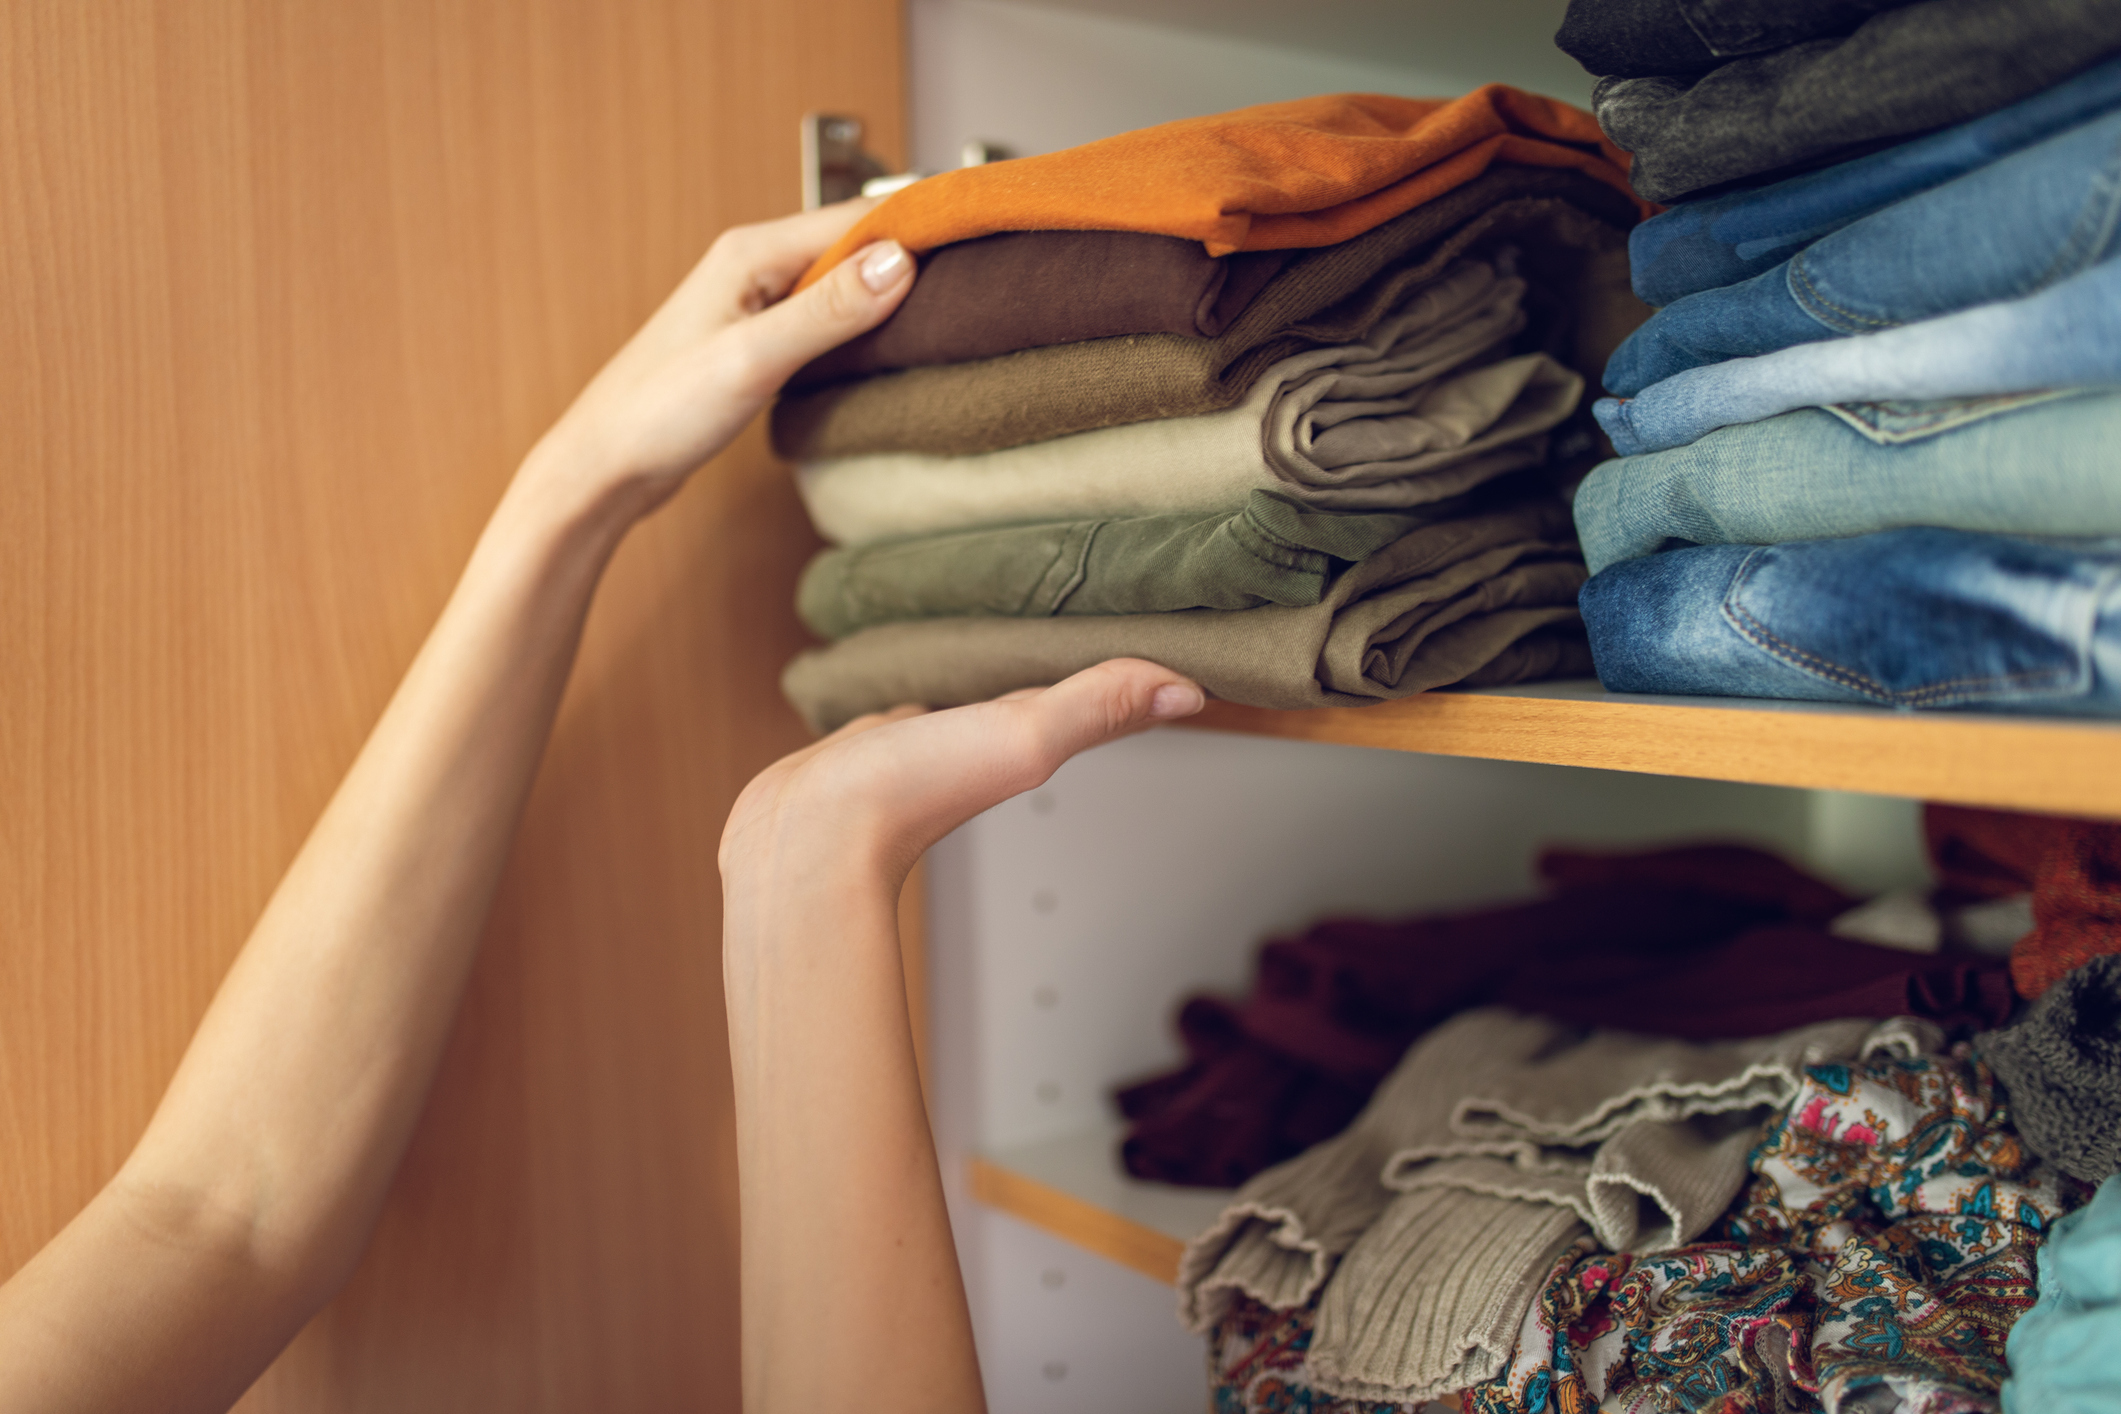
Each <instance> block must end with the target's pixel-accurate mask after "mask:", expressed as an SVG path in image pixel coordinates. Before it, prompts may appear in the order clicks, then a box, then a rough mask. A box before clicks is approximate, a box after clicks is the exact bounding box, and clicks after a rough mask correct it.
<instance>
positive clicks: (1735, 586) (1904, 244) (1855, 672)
mask: <svg viewBox="0 0 2121 1414" xmlns="http://www.w3.org/2000/svg"><path fill="white" fill-rule="evenodd" d="M1559 38H1560V41H1561V43H1562V46H1563V47H1564V48H1565V49H1568V50H1569V52H1571V53H1572V54H1574V55H1576V56H1577V57H1578V58H1579V59H1581V60H1582V61H1583V62H1584V63H1585V65H1586V66H1587V67H1589V68H1591V69H1592V71H1593V72H1595V73H1599V74H1601V75H1604V76H1605V77H1604V78H1603V80H1602V82H1601V83H1600V84H1599V87H1598V90H1597V98H1596V105H1597V111H1598V117H1599V121H1600V123H1601V124H1602V125H1603V126H1604V129H1605V131H1606V132H1607V134H1608V135H1609V136H1610V137H1611V138H1612V139H1613V140H1614V141H1615V142H1616V143H1618V144H1619V145H1620V146H1622V147H1624V148H1627V149H1629V150H1630V151H1631V152H1632V154H1633V157H1634V165H1633V168H1632V180H1633V183H1634V186H1635V189H1636V190H1637V191H1638V192H1639V193H1640V194H1641V195H1643V196H1645V197H1647V198H1651V199H1654V200H1658V201H1664V202H1671V203H1673V205H1672V206H1671V208H1670V209H1669V210H1667V211H1665V212H1664V213H1662V214H1660V215H1658V216H1656V217H1654V218H1653V219H1651V220H1649V221H1646V222H1644V223H1643V224H1642V225H1640V226H1638V227H1637V228H1636V229H1635V231H1634V232H1633V235H1632V237H1631V239H1630V255H1631V265H1632V274H1633V280H1634V288H1635V290H1636V292H1637V293H1638V294H1639V295H1641V296H1642V298H1643V299H1644V300H1645V301H1646V302H1648V303H1649V304H1651V305H1654V306H1656V307H1657V310H1658V312H1657V314H1656V315H1655V316H1654V317H1653V318H1652V319H1650V320H1649V321H1648V322H1647V323H1646V324H1644V325H1643V326H1642V327H1641V328H1640V329H1638V330H1637V331H1636V332H1635V333H1634V334H1633V335H1632V336H1631V337H1630V338H1629V339H1628V340H1627V341H1626V342H1625V343H1624V344H1623V345H1622V346H1621V347H1620V349H1619V350H1618V351H1617V352H1616V353H1615V355H1614V357H1613V359H1612V361H1611V362H1610V363H1609V364H1608V365H1607V367H1606V369H1605V370H1604V374H1603V380H1604V383H1605V387H1606V389H1607V391H1608V392H1610V393H1612V394H1614V395H1615V396H1613V397H1610V398H1607V399H1604V400H1602V401H1600V402H1599V403H1598V404H1597V408H1596V412H1597V416H1598V419H1599V421H1600V423H1601V425H1602V426H1603V427H1604V428H1605V430H1606V432H1607V433H1608V434H1609V435H1610V437H1611V439H1612V442H1613V445H1614V447H1615V449H1616V450H1617V451H1618V452H1619V453H1620V458H1619V460H1616V461H1611V462H1608V463H1606V464H1605V465H1603V466H1600V467H1599V468H1598V469H1597V470H1596V471H1594V472H1593V473H1592V475H1591V476H1590V477H1589V479H1588V480H1587V481H1586V482H1585V483H1584V484H1583V486H1582V487H1581V488H1580V491H1579V493H1578V495H1577V498H1576V503H1575V509H1576V523H1577V527H1578V529H1579V531H1580V532H1581V535H1582V543H1583V547H1584V552H1585V557H1586V559H1587V561H1588V565H1589V568H1590V569H1591V571H1592V572H1593V578H1592V579H1591V581H1590V583H1589V584H1588V585H1587V586H1586V587H1585V590H1584V593H1583V597H1582V608H1583V612H1584V617H1585V621H1586V623H1587V625H1588V627H1589V630H1590V634H1591V642H1592V648H1593V651H1594V654H1595V656H1596V661H1597V668H1598V673H1599V676H1600V678H1601V679H1602V680H1603V681H1604V682H1605V684H1606V685H1607V686H1608V687H1610V688H1613V689H1615V690H1621V691H1635V692H1663V693H1703V694H1718V695H1732V694H1737V695H1747V696H1760V697H1792V698H1813V699H1819V700H1828V701H1851V702H1875V703H1882V704H1887V705H1892V706H1898V707H1951V706H1962V705H1970V704H1985V705H1997V706H2028V707H2038V708H2041V709H2046V710H2071V711H2084V712H2098V713H2109V714H2111V713H2117V712H2121V476H2116V475H2115V462H2114V447H2115V444H2116V433H2117V432H2121V390H2117V385H2121V262H2116V261H2115V260H2114V259H2113V257H2114V256H2115V255H2116V254H2117V253H2121V58H2117V57H2116V53H2117V51H2121V0H1916V2H1915V3H1904V0H1802V3H1785V0H1776V3H1772V4H1771V3H1766V0H1574V3H1572V5H1571V6H1570V10H1569V17H1568V23H1567V24H1566V25H1565V27H1564V28H1563V30H1562V33H1561V35H1560V36H1559Z"/></svg>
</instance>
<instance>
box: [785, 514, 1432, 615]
mask: <svg viewBox="0 0 2121 1414" xmlns="http://www.w3.org/2000/svg"><path fill="white" fill-rule="evenodd" d="M1461 499H1462V498H1461ZM1462 509H1463V508H1462V507H1461V506H1460V505H1459V503H1458V502H1447V503H1442V504H1440V505H1438V506H1434V507H1424V508H1423V511H1424V513H1423V514H1405V515H1392V514H1376V515H1362V514H1355V515H1343V514H1339V513H1336V512H1333V511H1315V510H1307V509H1305V508H1304V507H1302V506H1301V505H1299V504H1297V503H1296V502H1295V501H1292V500H1290V499H1289V498H1288V497H1286V496H1277V495H1275V494H1273V493H1272V492H1268V491H1254V492H1253V493H1252V495H1251V497H1250V498H1249V499H1248V500H1247V501H1246V502H1245V505H1244V508H1243V509H1242V510H1240V511H1237V512H1236V513H1234V514H1231V513H1221V514H1213V515H1205V516H1194V515H1170V516H1137V517H1133V518H1131V519H1125V520H1077V521H1058V522H1048V523H1044V524H1039V525H1012V526H1002V527H998V528H994V529H987V530H967V531H958V532H955V533H952V534H948V535H927V536H921V537H919V538H917V539H911V540H893V541H886V542H884V543H882V544H876V545H865V546H862V547H860V548H858V549H852V550H827V551H825V552H824V553H823V554H821V555H819V556H818V557H817V558H816V559H814V560H812V561H811V562H810V567H809V568H808V569H806V570H805V571H804V572H803V580H802V584H801V585H800V586H799V587H798V588H797V590H796V610H797V612H798V613H800V614H801V615H802V618H803V622H804V623H806V624H808V625H809V626H810V628H811V629H812V631H814V632H815V633H817V634H819V635H820V636H822V637H825V638H845V637H846V636H847V635H848V634H851V633H854V632H856V631H857V630H859V629H864V628H869V627H871V626H872V625H875V624H884V623H897V622H901V621H904V620H907V619H931V618H947V617H953V616H957V615H964V614H991V615H999V616H1006V617H1011V618H1045V617H1049V616H1051V615H1054V614H1145V613H1160V612H1166V611H1169V610H1173V609H1255V608H1258V607H1260V606H1261V605H1264V604H1286V605H1304V604H1316V603H1317V602H1318V601H1319V600H1320V599H1322V598H1323V597H1325V590H1326V583H1327V581H1328V579H1330V578H1331V576H1332V575H1333V574H1334V572H1335V571H1337V570H1339V569H1344V568H1346V567H1347V566H1348V565H1350V564H1355V563H1359V562H1360V561H1362V560H1364V559H1367V558H1368V557H1369V556H1370V555H1371V554H1372V553H1373V552H1374V551H1377V550H1380V549H1383V548H1384V547H1385V546H1386V545H1389V544H1391V543H1392V542H1393V541H1395V540H1397V539H1399V538H1400V537H1401V536H1403V535H1405V534H1407V533H1408V532H1409V531H1411V530H1414V529H1416V528H1417V527H1419V526H1421V525H1424V524H1426V523H1428V522H1431V521H1435V520H1439V519H1443V518H1444V517H1446V516H1448V515H1450V514H1452V513H1454V512H1462Z"/></svg>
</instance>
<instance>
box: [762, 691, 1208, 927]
mask: <svg viewBox="0 0 2121 1414" xmlns="http://www.w3.org/2000/svg"><path fill="white" fill-rule="evenodd" d="M1205 700H1206V699H1205V697H1204V696H1203V694H1202V693H1201V690H1200V689H1199V688H1198V687H1196V686H1194V684H1193V683H1192V682H1190V681H1189V680H1187V679H1186V678H1183V677H1181V676H1179V675H1178V674H1177V673H1174V672H1172V671H1171V670H1170V669H1168V668H1161V667H1158V666H1157V665H1156V664H1154V663H1147V662H1143V661H1142V660H1141V659H1139V658H1114V659H1112V660H1111V661H1109V662H1104V663H1100V664H1098V665H1097V666H1096V667H1094V668H1087V669H1085V670H1084V671H1082V672H1079V673H1077V674H1076V675H1075V676H1073V677H1071V678H1069V679H1067V680H1066V681H1065V682H1062V683H1059V684H1057V685H1056V686H1053V687H1042V688H1027V689H1025V690H1024V691H1022V692H1013V693H1010V694H1009V695H1008V696H1006V697H1002V698H998V699H996V700H995V701H993V702H983V703H980V704H978V705H977V706H972V707H953V708H950V709H949V710H947V711H942V712H927V711H923V710H922V709H921V708H918V707H900V708H896V709H894V710H892V711H890V712H880V713H876V714H873V715H871V716H867V717H862V718H858V719H857V720H855V721H852V722H849V723H848V724H847V725H846V726H844V727H841V728H840V729H839V730H838V731H836V732H834V733H833V734H832V735H831V736H828V737H826V738H825V739H824V740H822V741H819V742H817V743H815V744H813V745H811V746H809V747H806V748H804V749H803V750H801V751H798V752H796V753H795V754H794V755H792V756H788V757H785V758H783V759H782V760H780V761H778V762H776V763H775V764H773V765H772V766H769V767H767V768H766V770H764V771H763V772H761V773H760V774H759V776H758V778H757V779H756V780H754V781H752V782H751V784H750V785H749V786H747V787H745V789H744V793H743V794H742V795H741V796H739V797H738V798H737V803H736V807H735V809H733V810H732V811H731V812H730V815H729V823H728V826H727V827H726V828H725V829H724V830H723V833H722V853H721V864H722V875H723V878H724V879H725V880H726V881H727V882H728V883H729V885H730V886H732V887H734V886H736V885H737V884H738V882H739V881H740V880H742V879H744V878H746V877H748V876H749V875H750V874H751V873H752V872H754V871H757V870H761V869H767V870H770V869H771V868H773V866H774V864H775V862H776V861H777V860H783V858H784V856H785V854H786V852H787V851H789V850H791V849H793V850H796V851H797V852H799V853H800V854H802V855H804V856H810V855H817V856H818V857H820V858H823V857H830V858H834V859H838V860H841V861H845V862H848V863H852V864H855V865H856V866H857V867H865V868H869V869H874V870H880V871H882V872H881V877H883V878H885V879H887V880H890V881H892V882H893V883H894V884H895V883H896V882H898V881H902V880H903V879H904V878H905V876H906V874H907V872H908V871H909V870H911V869H912V867H913V864H914V861H916V860H918V859H919V858H920V857H921V855H923V854H924V853H926V852H927V850H928V847H929V846H930V845H933V844H934V843H935V842H936V841H937V840H939V839H941V838H942V837H943V836H944V835H947V834H949V833H950V832H951V831H952V830H954V829H956V828H957V827H958V826H959V825H962V824H964V823H965V822H966V821H967V820H970V819H971V818H972V817H973V816H975V815H977V814H979V813H980V812H981V811H983V810H987V809H990V808H992V807H993V806H996V805H999V804H1001V803H1002V802H1003V801H1005V800H1007V799H1009V798H1010V797H1011V796H1014V795H1018V794H1021V793H1022V792H1024V791H1027V790H1031V789H1033V788H1034V787H1036V786H1039V785H1042V784H1044V783H1045V781H1046V779H1047V778H1048V777H1049V776H1051V775H1052V774H1053V773H1054V772H1055V771H1057V770H1059V769H1060V767H1061V764H1062V763H1063V762H1065V761H1066V760H1067V759H1068V758H1069V757H1071V756H1073V755H1075V754H1076V753H1077V752H1079V751H1084V750H1087V749H1088V748H1090V747H1093V746H1097V745H1100V744H1101V743H1103V742H1107V741H1112V740H1114V739H1116V738H1118V737H1122V736H1128V735H1131V734H1133V733H1134V732H1138V731H1141V730H1143V729H1144V728H1147V727H1152V726H1155V725H1156V724H1157V723H1159V722H1167V721H1172V720H1174V719H1176V718H1179V717H1188V716H1191V715H1192V714H1193V713H1195V712H1198V711H1199V710H1200V709H1201V707H1202V705H1203V704H1204V702H1205Z"/></svg>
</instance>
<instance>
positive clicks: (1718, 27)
mask: <svg viewBox="0 0 2121 1414" xmlns="http://www.w3.org/2000/svg"><path fill="white" fill-rule="evenodd" d="M1908 3H1910V0H1569V12H1568V14H1567V15H1566V16H1564V17H1563V18H1562V21H1561V32H1560V33H1559V34H1557V35H1555V36H1554V43H1555V44H1556V45H1558V46H1559V47H1560V48H1561V51H1562V52H1563V53H1564V54H1567V55H1568V56H1569V57H1570V58H1571V59H1574V60H1575V61H1576V62H1577V63H1579V64H1581V65H1583V66H1584V68H1585V69H1587V70H1589V71H1590V72H1591V73H1594V74H1596V75H1598V76H1599V77H1600V78H1630V79H1633V78H1648V77H1651V76H1652V75H1656V74H1698V73H1702V72H1704V71H1706V70H1709V69H1713V68H1715V67H1716V66H1717V65H1718V64H1721V63H1722V62H1723V61H1724V60H1726V59H1736V58H1739V57H1741V56H1743V55H1746V54H1760V53H1764V52H1766V51H1767V50H1770V49H1780V48H1782V47H1784V46H1785V45H1790V44H1795V43H1797V42H1799V41H1800V40H1806V39H1818V38H1820V37H1821V36H1823V35H1834V34H1847V33H1848V32H1849V31H1851V30H1853V29H1855V28H1856V26H1858V25H1860V24H1862V23H1863V22H1864V21H1865V20H1867V19H1869V18H1870V17H1871V16H1872V15H1875V14H1877V13H1878V12H1879V11H1880V10H1893V9H1897V8H1899V7H1900V6H1902V5H1906V4H1908Z"/></svg>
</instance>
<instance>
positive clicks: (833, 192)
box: [802, 113, 1009, 211]
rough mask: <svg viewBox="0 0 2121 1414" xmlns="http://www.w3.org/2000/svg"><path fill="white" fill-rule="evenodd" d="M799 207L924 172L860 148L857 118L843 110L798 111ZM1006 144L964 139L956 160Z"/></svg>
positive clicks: (974, 163) (971, 163)
mask: <svg viewBox="0 0 2121 1414" xmlns="http://www.w3.org/2000/svg"><path fill="white" fill-rule="evenodd" d="M802 136H803V209H804V210H805V211H815V210H816V209H817V208H818V207H820V206H829V205H831V204H832V203H833V202H835V201H845V200H847V199H848V198H849V197H856V196H889V195H890V194H891V193H892V192H895V191H897V190H898V189H899V188H901V187H908V186H911V185H913V184H914V183H915V182H917V181H919V180H920V179H921V178H922V177H925V176H927V175H928V174H927V173H926V172H893V171H891V170H890V169H889V168H888V167H886V166H885V165H884V164H883V163H882V162H879V161H878V160H877V159H876V158H874V157H872V156H870V155H869V153H867V152H866V151H864V150H863V148H862V120H861V119H860V118H850V117H848V116H847V115H846V114H844V113H805V114H804V115H803V130H802ZM1008 155H1009V153H1008V150H1007V149H1005V148H1003V147H1000V146H998V145H996V144H994V143H991V142H979V141H976V140H975V141H969V142H967V143H966V144H965V145H964V147H963V148H962V149H961V150H960V153H959V162H958V165H959V166H961V167H979V166H983V165H985V164H986V163H989V162H999V161H1001V160H1002V159H1003V158H1005V157H1007V156H1008Z"/></svg>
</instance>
